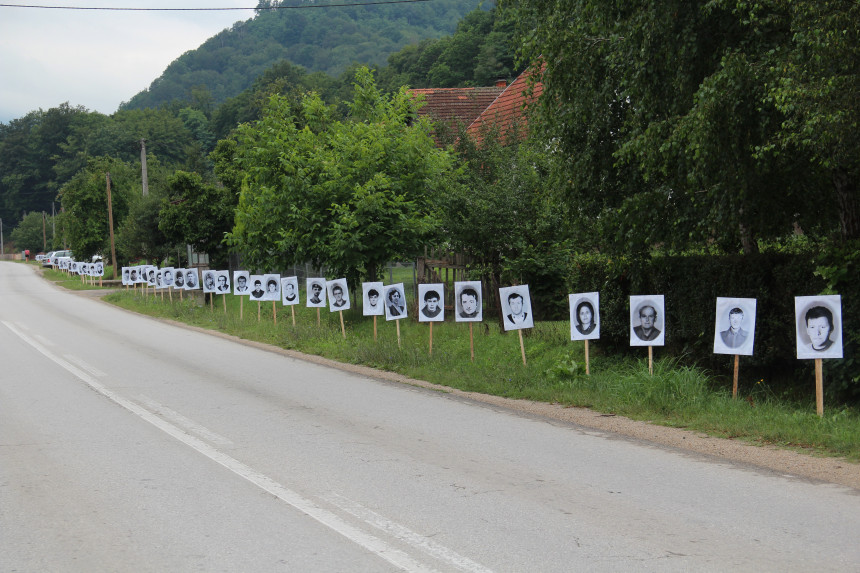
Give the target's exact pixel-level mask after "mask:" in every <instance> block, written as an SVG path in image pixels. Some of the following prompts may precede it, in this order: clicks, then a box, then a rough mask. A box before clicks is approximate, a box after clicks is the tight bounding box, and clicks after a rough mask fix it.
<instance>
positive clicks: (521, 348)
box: [517, 329, 526, 366]
mask: <svg viewBox="0 0 860 573" xmlns="http://www.w3.org/2000/svg"><path fill="white" fill-rule="evenodd" d="M517 334H519V335H520V352H522V354H523V366H525V365H526V345H525V344H524V343H523V330H522V329H519V330H517Z"/></svg>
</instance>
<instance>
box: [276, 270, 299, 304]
mask: <svg viewBox="0 0 860 573" xmlns="http://www.w3.org/2000/svg"><path fill="white" fill-rule="evenodd" d="M300 300H301V298H300V297H299V277H295V276H293V277H281V302H282V303H283V304H284V306H290V305H293V304H298V303H299V302H300Z"/></svg>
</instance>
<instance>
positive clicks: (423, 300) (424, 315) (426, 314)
mask: <svg viewBox="0 0 860 573" xmlns="http://www.w3.org/2000/svg"><path fill="white" fill-rule="evenodd" d="M418 322H445V285H444V284H442V283H432V284H420V285H418Z"/></svg>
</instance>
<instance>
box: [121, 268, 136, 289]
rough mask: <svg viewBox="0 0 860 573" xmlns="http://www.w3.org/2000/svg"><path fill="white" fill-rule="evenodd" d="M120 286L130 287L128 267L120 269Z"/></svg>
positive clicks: (129, 269)
mask: <svg viewBox="0 0 860 573" xmlns="http://www.w3.org/2000/svg"><path fill="white" fill-rule="evenodd" d="M136 275H137V273H135V276H136ZM122 285H123V286H127V285H131V268H130V267H123V268H122Z"/></svg>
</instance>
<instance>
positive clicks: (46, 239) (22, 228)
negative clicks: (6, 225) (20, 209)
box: [10, 211, 52, 258]
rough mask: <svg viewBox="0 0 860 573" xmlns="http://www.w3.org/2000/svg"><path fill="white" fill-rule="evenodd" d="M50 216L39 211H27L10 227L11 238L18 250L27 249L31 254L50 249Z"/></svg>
mask: <svg viewBox="0 0 860 573" xmlns="http://www.w3.org/2000/svg"><path fill="white" fill-rule="evenodd" d="M51 223H52V221H51V216H50V215H49V216H48V217H47V220H46V218H45V215H44V213H42V212H41V211H38V212H36V211H31V212H29V213H27V214H26V215H25V216H24V218H23V219H21V222H20V223H18V226H16V227H15V228H14V229H12V234H11V237H10V238H11V239H12V242H13V243H15V248H16V249H17V250H18V251H25V250H29V251H30V254H31V258H32V255H35V254H36V253H39V252H42V250H43V247H45V250H50V249H51V246H52V242H51Z"/></svg>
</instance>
